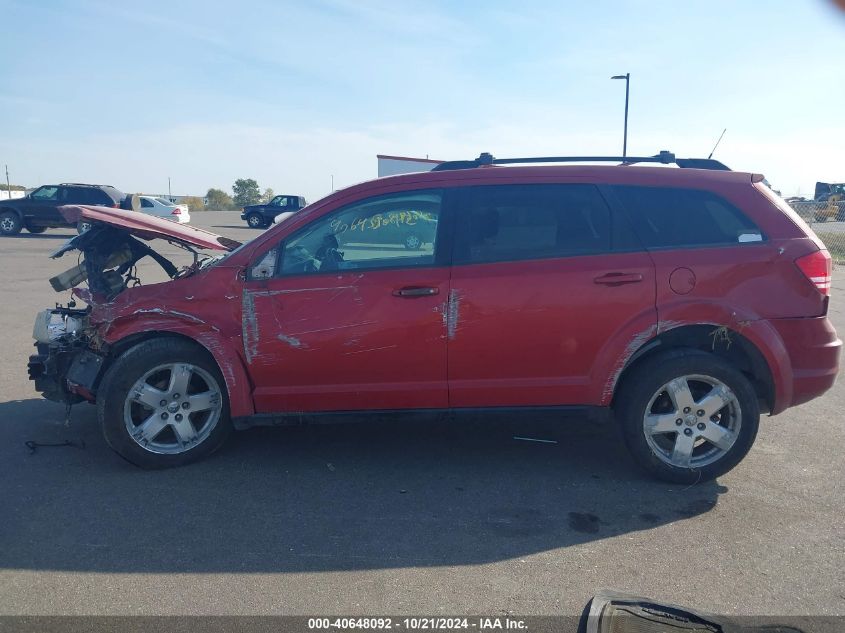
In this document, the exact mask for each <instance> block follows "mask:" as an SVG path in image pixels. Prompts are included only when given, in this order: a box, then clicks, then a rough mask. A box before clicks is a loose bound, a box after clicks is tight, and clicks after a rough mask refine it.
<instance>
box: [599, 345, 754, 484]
mask: <svg viewBox="0 0 845 633" xmlns="http://www.w3.org/2000/svg"><path fill="white" fill-rule="evenodd" d="M615 409H616V415H617V417H618V419H619V421H620V423H621V424H622V430H623V433H624V436H625V442H626V444H627V445H628V449H629V450H630V452H631V455H632V456H633V457H634V460H635V461H636V462H637V463H638V464H639V465H640V466H641V467H642V468H644V469H645V470H647V471H648V472H650V473H651V474H652V475H655V476H656V477H658V478H659V479H663V480H666V481H671V482H675V483H685V484H691V483H696V482H699V481H707V480H710V479H713V478H715V477H718V476H719V475H723V474H724V473H726V472H728V471H729V470H731V469H732V468H733V467H734V466H736V465H737V464H738V463H739V462H740V461H742V459H743V457H745V455H746V454H747V453H748V451H749V450H750V449H751V445H752V444H753V443H754V438H755V437H756V436H757V427H758V425H759V420H760V410H759V406H758V403H757V394H756V393H755V391H754V388H753V387H752V385H751V383H750V382H749V381H748V379H747V378H746V377H745V376H744V375H743V374H742V372H740V371H739V370H737V369H736V368H735V367H734V366H733V365H731V364H730V363H728V362H727V361H725V360H723V359H722V358H719V357H718V356H715V355H713V354H708V353H705V352H700V351H697V350H682V351H677V352H669V353H666V354H661V355H659V356H656V357H654V358H651V359H648V360H645V361H643V362H642V364H641V365H639V366H637V367H635V368H634V370H633V374H632V375H631V376H630V377H628V378H627V379H626V382H625V383H624V384H623V385H622V386H621V388H620V391H619V394H618V397H617V400H616V406H615Z"/></svg>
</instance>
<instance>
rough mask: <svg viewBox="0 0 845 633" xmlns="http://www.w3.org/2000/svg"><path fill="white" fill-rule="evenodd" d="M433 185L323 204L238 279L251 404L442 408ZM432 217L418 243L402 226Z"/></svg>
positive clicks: (267, 409)
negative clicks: (413, 244) (424, 239)
mask: <svg viewBox="0 0 845 633" xmlns="http://www.w3.org/2000/svg"><path fill="white" fill-rule="evenodd" d="M442 207H443V193H442V192H441V191H438V190H426V191H410V192H402V193H395V194H388V195H382V196H376V197H372V198H367V199H364V200H361V201H358V202H355V203H352V204H350V205H347V206H345V207H342V208H341V209H338V210H335V211H332V212H330V213H328V214H325V215H323V216H321V217H320V218H318V219H316V220H314V221H313V222H311V223H310V224H308V225H306V226H305V227H302V228H300V229H299V230H297V231H296V232H295V233H293V234H292V235H289V236H287V237H286V238H285V239H284V240H283V241H282V242H281V243H279V244H278V245H276V246H275V247H274V248H272V249H271V250H269V251H267V252H264V253H262V254H260V255H259V256H258V258H257V260H256V261H255V263H254V264H253V265H252V267H251V269H250V271H249V274H248V279H247V280H246V282H245V285H244V295H243V311H244V314H243V328H244V331H243V337H244V351H245V356H246V358H247V361H248V363H249V365H250V373H251V376H252V379H253V383H254V395H253V397H254V402H255V407H256V412H257V413H282V412H306V411H308V412H314V411H354V410H365V409H382V410H390V409H424V408H445V407H447V406H448V389H447V382H446V323H445V319H444V306H445V302H446V299H447V297H448V293H449V266H448V264H447V258H448V256H449V248H448V246H447V245H446V241H445V240H444V239H443V237H442V236H443V235H444V234H445V226H444V225H442V224H441V223H440V219H441V217H442V214H441V211H442ZM423 218H424V219H425V223H426V226H430V225H431V224H432V223H433V224H434V225H435V226H437V230H436V231H434V232H433V233H432V234H431V235H430V237H429V242H428V243H425V244H421V245H420V247H419V248H415V249H410V248H407V247H406V245H405V243H404V238H405V235H406V234H408V233H411V232H412V231H417V230H418V229H419V225H420V224H421V222H422V220H423Z"/></svg>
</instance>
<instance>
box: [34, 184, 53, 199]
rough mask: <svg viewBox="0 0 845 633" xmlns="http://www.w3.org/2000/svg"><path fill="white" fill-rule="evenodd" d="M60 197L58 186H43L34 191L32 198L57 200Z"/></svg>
mask: <svg viewBox="0 0 845 633" xmlns="http://www.w3.org/2000/svg"><path fill="white" fill-rule="evenodd" d="M58 197H59V188H58V187H41V188H39V189H36V190H35V191H33V192H32V198H33V199H34V200H57V199H58Z"/></svg>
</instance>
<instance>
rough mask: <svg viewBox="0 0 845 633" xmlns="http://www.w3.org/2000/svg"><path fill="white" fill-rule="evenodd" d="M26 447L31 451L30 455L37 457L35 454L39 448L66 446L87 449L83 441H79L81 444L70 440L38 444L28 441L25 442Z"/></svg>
mask: <svg viewBox="0 0 845 633" xmlns="http://www.w3.org/2000/svg"><path fill="white" fill-rule="evenodd" d="M24 445H25V446H26V447H27V448H28V449H29V454H30V455H35V452H36V451H37V449H39V448H62V447H65V446H69V447H71V448H82V449H84V448H85V442H84V441H83V440H79V442H71V441H70V440H65V441H64V442H55V443H53V442H48V443H45V442H36V441H34V440H28V441H26V442H24Z"/></svg>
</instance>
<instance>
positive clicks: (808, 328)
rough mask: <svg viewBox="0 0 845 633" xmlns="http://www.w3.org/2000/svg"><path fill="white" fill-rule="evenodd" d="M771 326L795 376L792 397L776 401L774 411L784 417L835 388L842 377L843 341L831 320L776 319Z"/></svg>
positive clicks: (823, 318)
mask: <svg viewBox="0 0 845 633" xmlns="http://www.w3.org/2000/svg"><path fill="white" fill-rule="evenodd" d="M769 324H770V325H771V326H772V327H773V328H774V329H775V331H777V333H778V335H779V336H780V339H781V341H783V346H784V348H785V349H786V353H787V355H788V357H789V364H790V368H791V373H792V395H791V397H788V398H776V406H775V410H773V411H772V413H780V412H781V411H783V410H784V409H786V408H788V407H794V406H796V405H799V404H802V403H804V402H807V401H809V400H812V399H813V398H817V397H818V396H820V395H822V394H823V393H824V392H825V391H827V390H828V389H830V388H831V387H832V386H833V383H834V382H835V381H836V375H837V374H838V373H839V358H840V355H841V352H842V341H841V340H839V337H838V336H837V335H836V330H835V329H834V328H833V325H832V324H831V322H830V321H829V320H828V318H827V317H817V318H809V319H772V320H770V321H769Z"/></svg>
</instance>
